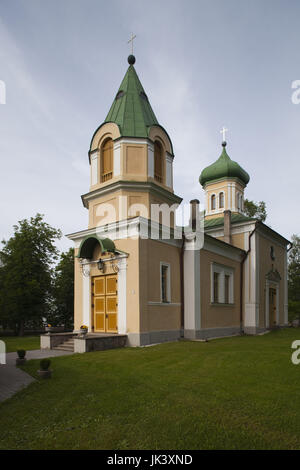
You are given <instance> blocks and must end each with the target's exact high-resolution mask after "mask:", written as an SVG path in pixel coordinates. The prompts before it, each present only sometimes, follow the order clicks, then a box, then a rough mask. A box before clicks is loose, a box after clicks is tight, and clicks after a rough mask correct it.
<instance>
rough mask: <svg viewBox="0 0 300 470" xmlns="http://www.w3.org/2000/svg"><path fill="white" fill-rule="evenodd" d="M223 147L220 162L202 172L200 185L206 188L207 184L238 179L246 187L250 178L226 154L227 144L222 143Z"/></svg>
mask: <svg viewBox="0 0 300 470" xmlns="http://www.w3.org/2000/svg"><path fill="white" fill-rule="evenodd" d="M222 146H223V151H222V153H221V155H220V157H219V158H218V160H217V161H216V162H215V163H213V164H212V165H209V166H207V167H206V168H204V170H203V171H202V173H201V175H200V178H199V182H200V184H201V185H202V186H204V185H206V184H207V183H211V182H213V181H217V180H220V179H224V178H237V179H239V180H240V181H241V182H242V183H243V184H244V185H245V186H246V185H247V184H248V183H249V180H250V176H249V175H248V173H247V172H246V171H245V170H244V169H243V168H242V167H241V166H240V165H239V164H238V163H237V162H234V161H233V160H231V158H230V157H229V155H228V154H227V152H226V142H222Z"/></svg>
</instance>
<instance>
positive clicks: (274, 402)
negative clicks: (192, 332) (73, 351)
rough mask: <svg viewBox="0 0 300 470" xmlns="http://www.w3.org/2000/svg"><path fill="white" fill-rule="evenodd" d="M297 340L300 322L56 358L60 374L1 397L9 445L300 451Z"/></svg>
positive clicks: (1, 423)
mask: <svg viewBox="0 0 300 470" xmlns="http://www.w3.org/2000/svg"><path fill="white" fill-rule="evenodd" d="M294 339H300V330H297V329H287V330H281V331H275V332H273V333H270V334H267V335H265V336H257V337H235V338H224V339H218V340H213V341H209V342H207V343H202V342H187V341H182V342H176V343H168V344H162V345H158V346H153V347H148V348H127V349H120V350H111V351H103V352H95V353H87V354H82V355H74V356H67V357H58V358H55V359H52V365H51V367H52V368H53V371H54V373H53V378H52V379H51V380H48V381H40V380H39V381H37V382H35V383H33V384H31V385H30V386H29V387H28V388H27V389H26V390H23V391H22V392H20V393H18V394H17V395H16V396H14V397H13V398H12V399H10V400H7V401H6V402H4V403H2V404H1V405H0V448H1V449H299V448H300V393H299V390H300V365H299V366H296V365H293V364H292V363H291V359H290V357H291V352H292V350H291V343H292V341H293V340H294ZM37 368H38V361H30V362H29V363H28V364H27V365H26V367H25V370H27V371H28V372H29V373H31V374H32V375H34V376H35V375H36V370H37Z"/></svg>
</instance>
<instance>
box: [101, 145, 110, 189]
mask: <svg viewBox="0 0 300 470" xmlns="http://www.w3.org/2000/svg"><path fill="white" fill-rule="evenodd" d="M112 177H113V141H112V139H107V140H106V141H105V142H104V144H103V146H102V151H101V182H102V183H104V182H105V181H108V180H110V179H111V178H112Z"/></svg>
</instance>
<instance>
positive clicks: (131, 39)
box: [127, 33, 136, 55]
mask: <svg viewBox="0 0 300 470" xmlns="http://www.w3.org/2000/svg"><path fill="white" fill-rule="evenodd" d="M135 38H136V34H133V33H131V38H130V39H129V41H127V44H129V43H130V42H131V54H132V55H133V40H134V39H135Z"/></svg>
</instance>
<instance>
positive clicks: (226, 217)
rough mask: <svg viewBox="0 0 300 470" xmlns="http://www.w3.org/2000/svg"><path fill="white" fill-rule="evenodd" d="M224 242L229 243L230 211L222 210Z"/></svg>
mask: <svg viewBox="0 0 300 470" xmlns="http://www.w3.org/2000/svg"><path fill="white" fill-rule="evenodd" d="M224 242H226V243H229V244H231V211H228V210H227V211H224Z"/></svg>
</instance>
